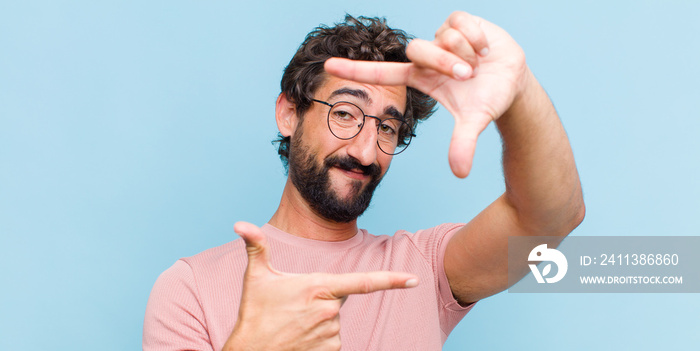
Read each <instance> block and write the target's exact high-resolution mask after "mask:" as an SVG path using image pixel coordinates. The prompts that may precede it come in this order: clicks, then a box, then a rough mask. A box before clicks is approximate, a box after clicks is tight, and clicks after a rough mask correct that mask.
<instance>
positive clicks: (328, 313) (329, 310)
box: [318, 304, 340, 321]
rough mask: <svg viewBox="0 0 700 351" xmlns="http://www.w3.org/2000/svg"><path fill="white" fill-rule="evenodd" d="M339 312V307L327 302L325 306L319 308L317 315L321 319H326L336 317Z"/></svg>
mask: <svg viewBox="0 0 700 351" xmlns="http://www.w3.org/2000/svg"><path fill="white" fill-rule="evenodd" d="M339 313H340V309H339V308H338V307H337V306H333V305H331V304H328V305H327V306H325V307H323V308H321V310H320V311H319V313H318V315H319V318H320V319H321V321H328V320H332V319H334V318H336V317H337V316H338V314H339Z"/></svg>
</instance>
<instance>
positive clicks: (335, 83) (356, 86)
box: [315, 75, 406, 114]
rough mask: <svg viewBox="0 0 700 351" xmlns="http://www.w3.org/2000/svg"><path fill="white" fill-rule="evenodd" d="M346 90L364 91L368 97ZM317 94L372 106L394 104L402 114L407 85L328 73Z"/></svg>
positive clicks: (380, 106)
mask: <svg viewBox="0 0 700 351" xmlns="http://www.w3.org/2000/svg"><path fill="white" fill-rule="evenodd" d="M344 91H360V92H364V93H365V94H366V97H367V99H364V98H362V97H360V96H357V95H356V94H349V93H343V92H344ZM338 93H340V94H338ZM315 95H316V97H317V98H321V99H328V98H330V97H331V96H333V95H334V96H335V98H334V100H352V101H361V102H362V103H363V105H365V106H367V107H370V108H378V109H384V108H385V107H388V106H393V107H395V108H396V109H397V110H398V111H399V112H401V113H402V114H403V113H404V112H405V110H406V86H402V85H392V86H387V85H373V84H365V83H358V82H354V81H351V80H347V79H341V78H338V77H334V76H331V75H326V79H325V80H324V82H323V83H322V85H321V86H320V87H319V88H318V90H317V91H316V94H315Z"/></svg>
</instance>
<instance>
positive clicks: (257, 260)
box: [233, 222, 272, 275]
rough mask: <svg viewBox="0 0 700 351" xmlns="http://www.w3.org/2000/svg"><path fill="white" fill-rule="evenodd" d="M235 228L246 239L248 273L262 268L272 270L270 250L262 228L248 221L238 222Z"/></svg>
mask: <svg viewBox="0 0 700 351" xmlns="http://www.w3.org/2000/svg"><path fill="white" fill-rule="evenodd" d="M233 230H234V231H235V232H236V233H237V234H238V235H240V237H241V238H243V240H244V241H245V249H246V251H247V252H248V269H247V270H246V275H248V273H250V272H256V271H261V270H267V271H271V270H272V269H271V267H270V250H269V248H268V247H267V239H266V238H265V234H264V233H263V232H262V230H261V229H260V228H258V227H257V226H256V225H254V224H251V223H248V222H236V224H234V225H233Z"/></svg>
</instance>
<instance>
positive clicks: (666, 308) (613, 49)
mask: <svg viewBox="0 0 700 351" xmlns="http://www.w3.org/2000/svg"><path fill="white" fill-rule="evenodd" d="M456 9H462V10H466V11H470V12H472V13H474V14H476V15H479V16H481V17H484V18H486V19H488V20H490V21H492V22H494V23H496V24H499V25H500V26H502V27H503V28H505V29H506V30H507V31H509V32H510V33H511V35H512V36H513V37H514V38H515V39H516V40H517V41H518V42H519V43H520V44H521V45H522V47H523V48H524V49H525V52H526V54H527V57H528V62H529V65H530V67H531V68H532V70H533V71H534V72H535V74H536V76H537V77H538V78H539V79H540V81H541V83H542V84H543V85H544V87H545V88H546V89H547V91H548V93H549V94H550V95H551V97H552V99H553V100H554V103H555V105H556V107H557V109H558V111H559V113H560V115H561V118H562V120H563V123H564V125H565V127H566V129H567V131H568V133H569V136H570V138H571V142H572V145H573V148H574V152H575V155H576V157H577V163H578V167H579V171H580V174H581V179H582V182H583V186H584V193H585V198H586V203H587V209H588V212H587V217H586V220H585V221H584V223H583V224H582V225H581V226H580V227H579V228H578V229H577V230H576V231H575V232H574V235H699V234H700V233H699V230H698V228H700V219H699V218H700V184H699V182H698V181H697V174H698V171H699V168H700V166H699V165H700V162H698V161H699V156H700V142H699V141H698V140H699V138H698V136H699V135H700V118H698V117H699V113H698V110H699V108H700V98H698V97H699V96H700V88H698V81H699V80H700V68H699V66H698V62H700V61H699V60H698V57H700V39H699V35H700V22H698V21H697V17H698V13H700V4H699V3H697V2H690V1H687V2H661V1H658V2H651V1H629V2H612V3H611V2H604V1H595V2H575V3H574V2H564V1H551V2H543V1H528V2H520V3H516V2H508V1H483V2H466V1H460V2H457V1H451V0H445V1H429V2H425V3H420V2H417V1H403V2H401V1H346V2H337V1H327V2H318V1H313V2H312V1H289V2H286V1H285V2H279V3H278V4H270V3H267V2H259V3H255V2H254V1H253V2H246V4H243V2H236V1H206V2H204V1H153V2H144V1H118V2H117V1H113V2H106V1H9V0H5V1H2V3H0V268H1V269H2V272H3V274H2V278H0V349H2V350H43V349H48V348H51V349H61V350H76V349H79V350H97V349H100V350H129V349H138V348H140V343H141V328H142V323H143V313H144V308H145V305H146V301H147V298H148V294H149V292H150V289H151V286H152V284H153V282H154V281H155V279H156V277H157V276H158V275H159V274H160V272H162V271H163V270H165V269H166V268H167V267H169V266H170V265H171V264H172V263H173V262H174V261H175V260H176V259H178V258H179V257H183V256H189V255H193V254H195V253H197V252H199V251H202V250H204V249H206V248H209V247H213V246H217V245H220V244H223V243H225V242H227V241H230V240H233V239H235V238H236V235H235V234H234V233H233V230H232V225H233V223H234V222H235V221H238V220H247V221H250V222H253V223H257V224H262V223H264V222H266V221H267V220H268V219H269V217H270V215H271V214H272V212H273V211H274V210H275V208H276V206H277V203H278V201H279V195H280V192H281V189H282V186H283V182H284V179H285V177H284V174H283V169H282V167H281V165H280V162H279V160H278V158H277V156H276V153H275V150H274V147H273V146H272V145H271V144H270V140H271V139H273V137H274V136H275V133H276V129H275V124H274V120H273V112H274V100H275V98H276V95H277V93H278V89H279V79H280V76H281V72H282V69H283V67H284V66H285V64H286V63H287V62H288V60H289V59H290V58H291V55H292V54H293V52H294V50H295V49H296V47H297V46H298V45H299V43H300V42H301V40H302V39H303V37H304V35H305V34H306V33H307V32H308V31H309V30H311V29H312V28H313V27H314V26H316V25H317V24H319V23H332V22H334V21H338V20H341V19H342V17H343V15H344V13H345V12H349V13H351V14H367V15H384V16H386V17H387V18H388V19H389V23H390V24H391V25H393V26H395V27H399V28H403V29H406V30H407V31H409V32H411V33H413V34H415V35H417V36H419V37H423V38H426V39H431V38H432V36H433V33H434V31H435V30H436V29H437V27H438V26H439V25H440V24H441V23H442V21H443V20H444V19H445V18H446V17H447V15H449V13H450V12H451V11H453V10H456ZM451 130H452V120H451V117H450V116H449V115H448V114H447V113H446V111H445V110H444V109H440V110H439V111H438V113H436V115H435V116H434V117H433V118H432V119H431V121H429V122H427V123H425V124H424V125H422V127H421V128H420V129H419V131H418V138H416V139H415V141H414V143H412V144H411V147H410V148H409V150H408V151H407V152H406V153H404V154H402V155H400V156H398V157H396V158H395V161H394V164H393V165H392V169H391V171H390V173H389V175H388V176H387V177H386V179H385V181H384V184H383V185H382V186H381V187H380V189H379V190H378V193H377V196H376V197H375V202H374V203H373V205H372V208H371V209H370V211H369V212H368V213H367V214H366V215H365V216H363V217H362V218H361V220H360V222H361V225H362V226H363V227H366V228H368V229H370V230H371V231H372V232H373V233H376V234H381V233H392V232H393V231H394V230H396V229H399V228H405V229H409V230H415V229H419V228H424V227H428V226H432V225H435V224H437V223H441V222H454V221H465V220H468V219H470V218H471V217H472V216H474V215H475V214H476V213H478V212H479V211H480V210H481V209H482V208H484V207H485V206H486V205H487V204H488V203H490V202H491V201H492V200H493V199H494V198H496V197H497V196H498V195H499V194H500V193H501V192H502V191H503V185H502V179H503V177H502V175H501V173H500V164H499V162H500V145H499V140H498V136H497V135H496V132H495V130H494V129H493V128H492V127H490V128H489V129H488V130H487V131H486V132H485V133H484V134H483V135H482V137H481V139H480V141H479V145H478V149H477V155H476V159H475V166H474V170H473V173H472V175H470V176H469V178H468V179H467V180H458V179H456V178H455V177H454V176H452V174H451V172H450V170H449V166H448V164H447V157H446V156H447V145H448V141H449V137H450V133H451ZM699 315H700V296H698V295H697V294H695V295H691V294H686V295H684V294H676V295H670V294H666V295H664V294H655V295H652V294H645V295H641V294H640V295H633V294H626V295H607V294H601V295H584V294H568V295H545V294H541V295H537V294H508V293H501V294H499V295H496V296H495V297H492V298H489V299H487V300H485V301H483V302H481V303H479V304H478V305H477V306H476V307H475V309H474V310H473V311H472V312H471V313H470V314H469V315H468V316H467V317H466V318H465V320H464V321H463V322H462V323H461V324H460V325H459V326H458V327H457V328H456V329H455V330H454V332H453V333H452V335H451V337H450V339H449V340H448V342H447V344H446V346H445V349H446V350H467V349H470V350H488V349H499V350H500V349H503V350H505V349H523V350H535V349H538V350H562V349H567V350H590V349H640V350H655V349H693V348H696V347H697V345H698V344H700V336H698V335H700V334H698V333H697V331H698V330H700V319H698V316H699Z"/></svg>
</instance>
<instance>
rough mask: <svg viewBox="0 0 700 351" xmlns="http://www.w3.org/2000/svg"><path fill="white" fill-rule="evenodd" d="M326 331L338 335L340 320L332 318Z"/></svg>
mask: <svg viewBox="0 0 700 351" xmlns="http://www.w3.org/2000/svg"><path fill="white" fill-rule="evenodd" d="M328 331H329V332H330V333H331V335H333V336H335V335H340V321H339V320H338V319H336V320H334V321H333V322H332V323H331V324H330V325H329V326H328Z"/></svg>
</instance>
